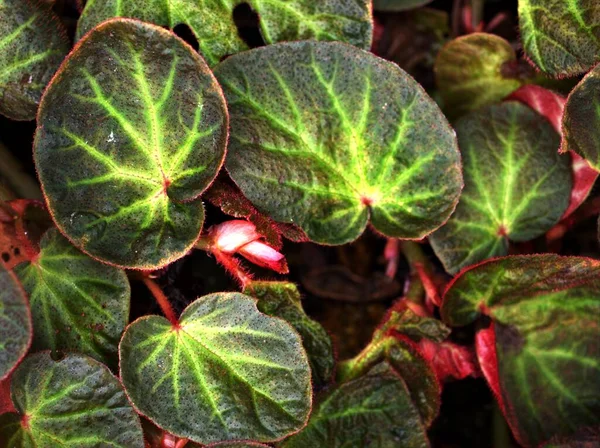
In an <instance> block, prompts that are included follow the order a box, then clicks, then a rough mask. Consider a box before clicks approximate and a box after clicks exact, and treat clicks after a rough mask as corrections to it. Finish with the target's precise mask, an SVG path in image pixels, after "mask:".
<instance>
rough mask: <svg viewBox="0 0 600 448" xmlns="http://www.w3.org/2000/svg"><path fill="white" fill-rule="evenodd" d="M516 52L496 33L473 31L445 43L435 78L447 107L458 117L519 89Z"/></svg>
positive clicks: (436, 65)
mask: <svg viewBox="0 0 600 448" xmlns="http://www.w3.org/2000/svg"><path fill="white" fill-rule="evenodd" d="M517 64H518V61H517V55H516V54H515V50H514V49H513V48H512V46H511V45H510V43H509V42H507V41H506V40H504V39H502V38H501V37H499V36H496V35H494V34H487V33H472V34H468V35H466V36H462V37H459V38H457V39H454V40H452V41H450V42H449V43H448V44H446V45H445V46H444V47H443V48H442V49H441V50H440V52H439V53H438V56H437V58H436V61H435V67H434V70H435V79H436V83H437V85H438V88H439V90H440V94H441V96H442V99H443V101H444V110H445V111H447V113H448V114H449V116H453V117H457V116H460V115H462V114H464V113H466V112H470V111H472V110H475V109H478V108H480V107H482V106H487V105H489V104H492V103H495V102H498V101H500V100H501V99H503V98H504V97H506V96H507V95H509V94H510V93H511V92H513V91H515V90H517V89H518V88H519V87H520V86H521V85H522V84H523V80H522V79H519V77H518V76H517V73H516V72H517V71H516V70H515V67H516V66H517Z"/></svg>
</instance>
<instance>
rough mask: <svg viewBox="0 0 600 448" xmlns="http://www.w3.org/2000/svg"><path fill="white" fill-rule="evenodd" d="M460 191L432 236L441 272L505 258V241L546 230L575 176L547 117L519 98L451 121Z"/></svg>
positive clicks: (559, 213)
mask: <svg viewBox="0 0 600 448" xmlns="http://www.w3.org/2000/svg"><path fill="white" fill-rule="evenodd" d="M456 132H457V134H458V142H459V146H460V148H461V152H462V155H463V160H464V176H465V189H464V190H463V194H462V196H461V198H460V203H459V205H458V207H457V209H456V212H455V213H454V214H453V215H452V217H451V218H450V220H449V221H448V223H447V224H446V225H445V226H444V227H442V228H441V229H440V230H438V231H437V232H436V233H434V234H433V235H432V236H431V237H430V241H431V244H432V246H433V249H434V251H435V253H436V254H437V256H438V257H439V258H440V259H441V261H442V263H443V264H444V267H445V268H446V270H447V271H448V272H450V273H456V272H458V271H459V270H460V269H461V268H463V267H465V266H468V265H471V264H474V263H477V262H480V261H482V260H485V259H486V258H489V257H494V256H499V255H506V254H507V253H508V240H512V241H528V240H531V239H533V238H536V237H538V236H540V235H543V234H544V233H545V232H546V231H548V230H549V229H550V228H551V227H552V226H553V225H554V224H556V223H557V222H558V220H559V219H560V217H561V216H562V215H563V213H564V211H565V210H566V209H567V206H568V205H569V200H570V195H571V189H572V183H573V181H572V175H571V161H570V157H568V156H567V155H559V154H558V150H557V149H558V146H559V137H558V134H556V132H555V131H554V130H553V129H552V126H551V125H550V123H548V122H547V121H546V120H545V119H544V117H542V116H541V115H539V114H537V113H536V112H534V111H532V110H531V109H529V108H528V107H527V106H525V105H523V104H520V103H516V102H512V101H509V102H505V103H503V104H500V105H493V106H490V107H487V108H485V109H481V110H479V111H475V112H472V113H471V114H469V115H467V116H465V117H463V118H462V119H461V120H460V121H459V122H458V123H457V125H456Z"/></svg>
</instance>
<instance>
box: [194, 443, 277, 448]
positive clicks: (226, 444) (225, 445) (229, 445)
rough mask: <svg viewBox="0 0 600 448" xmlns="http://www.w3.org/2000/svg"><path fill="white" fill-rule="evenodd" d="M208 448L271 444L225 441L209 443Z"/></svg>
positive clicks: (250, 447) (265, 447)
mask: <svg viewBox="0 0 600 448" xmlns="http://www.w3.org/2000/svg"><path fill="white" fill-rule="evenodd" d="M185 446H186V447H187V446H188V445H185ZM208 448H269V446H268V445H263V444H262V443H254V442H223V443H215V444H213V445H208Z"/></svg>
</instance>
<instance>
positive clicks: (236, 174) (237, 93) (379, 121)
mask: <svg viewBox="0 0 600 448" xmlns="http://www.w3.org/2000/svg"><path fill="white" fill-rule="evenodd" d="M215 75H216V76H217V78H218V79H219V81H220V82H221V84H222V86H223V89H224V91H225V95H226V98H227V100H228V104H229V108H230V113H231V117H232V118H231V133H232V135H231V140H230V146H229V151H230V153H229V157H228V159H227V169H228V171H229V173H230V175H231V177H232V178H233V180H234V181H235V182H236V184H237V185H238V186H239V187H240V188H241V190H242V192H243V193H244V195H245V196H246V197H248V198H249V199H250V200H251V201H252V202H253V203H254V205H255V206H256V207H257V208H258V209H259V211H261V212H263V213H266V214H268V215H269V216H271V217H272V218H274V219H275V220H277V221H280V222H288V223H294V224H297V225H298V226H300V227H301V228H302V229H303V230H304V231H305V232H306V234H307V236H308V237H309V238H310V239H312V240H314V241H316V242H320V243H327V244H343V243H346V242H349V241H352V240H354V239H356V238H357V237H358V236H359V235H360V234H361V233H362V231H363V230H364V228H365V227H366V225H367V222H368V221H369V215H371V221H372V223H373V226H374V227H375V228H376V229H377V230H378V231H380V232H382V233H383V234H385V235H388V236H394V237H401V238H421V237H423V236H425V235H427V234H428V233H430V232H432V231H433V230H435V229H436V228H437V227H439V226H440V225H441V224H442V223H443V222H444V221H445V220H446V219H447V218H448V216H449V215H450V214H451V213H452V211H453V210H454V207H455V204H456V201H457V200H458V196H459V194H460V190H461V187H462V176H461V172H460V157H459V153H458V151H457V148H456V141H455V137H454V133H453V131H452V129H451V128H450V126H449V125H448V123H447V121H446V119H445V118H444V116H443V115H442V113H441V112H440V110H439V108H438V107H437V105H436V104H435V103H434V102H433V101H432V100H431V98H429V97H428V96H427V94H426V93H425V92H424V91H423V89H422V88H421V87H420V86H419V85H418V84H417V83H416V82H415V81H414V80H413V79H412V78H411V77H410V76H408V75H407V74H406V73H405V72H404V71H402V70H401V69H400V68H398V67H397V66H396V65H395V64H392V63H390V62H386V61H384V60H382V59H380V58H378V57H376V56H374V55H372V54H370V53H366V52H363V51H361V50H358V49H356V48H354V47H351V46H349V45H345V44H340V43H326V42H296V43H287V44H276V45H270V46H268V47H264V48H259V49H255V50H252V51H248V52H245V53H242V54H239V55H235V56H232V57H230V58H228V59H227V60H225V61H224V62H222V63H221V64H220V65H218V66H217V68H216V69H215Z"/></svg>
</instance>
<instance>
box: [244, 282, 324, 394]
mask: <svg viewBox="0 0 600 448" xmlns="http://www.w3.org/2000/svg"><path fill="white" fill-rule="evenodd" d="M244 293H245V294H248V295H249V296H252V297H256V299H257V300H258V302H257V303H256V306H257V308H258V310H259V311H261V312H263V313H265V314H268V315H269V316H275V317H281V318H282V319H283V320H285V321H286V322H288V323H289V324H290V325H291V326H292V327H294V329H295V330H296V331H297V332H298V333H299V334H300V337H301V338H302V345H303V346H304V349H305V350H306V354H307V355H308V362H309V363H310V367H311V370H312V380H313V385H314V386H315V387H317V388H321V387H323V386H325V385H326V384H327V383H328V382H329V381H330V380H331V376H332V375H333V370H334V368H335V356H334V353H333V345H332V343H331V338H330V337H329V335H328V334H327V332H326V331H325V329H324V328H323V327H322V326H321V324H319V323H318V322H316V321H314V320H312V319H311V318H310V317H308V316H307V315H306V313H305V312H304V309H303V308H302V303H301V300H300V292H299V291H298V288H297V287H296V285H294V284H293V283H287V282H261V281H253V282H251V283H250V284H248V285H247V286H246V288H245V289H244Z"/></svg>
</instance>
